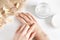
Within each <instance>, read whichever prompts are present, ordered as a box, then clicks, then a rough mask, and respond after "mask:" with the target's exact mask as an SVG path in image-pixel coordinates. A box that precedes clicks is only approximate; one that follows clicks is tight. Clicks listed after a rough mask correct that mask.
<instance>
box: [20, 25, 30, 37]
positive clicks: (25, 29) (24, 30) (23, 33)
mask: <svg viewBox="0 0 60 40" xmlns="http://www.w3.org/2000/svg"><path fill="white" fill-rule="evenodd" d="M28 29H29V26H28V25H26V27H25V28H24V29H23V31H22V33H21V34H22V35H23V36H24V35H26V33H27V31H28Z"/></svg>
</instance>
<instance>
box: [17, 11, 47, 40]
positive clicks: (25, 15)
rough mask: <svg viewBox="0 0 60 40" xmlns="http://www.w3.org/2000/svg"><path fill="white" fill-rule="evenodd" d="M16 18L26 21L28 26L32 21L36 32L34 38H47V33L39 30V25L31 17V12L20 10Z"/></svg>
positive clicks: (43, 39) (24, 22)
mask: <svg viewBox="0 0 60 40" xmlns="http://www.w3.org/2000/svg"><path fill="white" fill-rule="evenodd" d="M17 19H18V20H19V21H20V22H21V23H23V24H26V23H27V24H28V25H29V26H30V27H31V25H32V23H35V29H34V30H35V32H36V36H35V39H36V40H48V37H47V35H46V34H45V33H44V32H43V31H42V30H41V28H40V26H39V25H38V24H37V22H36V20H35V19H34V18H33V16H32V15H31V14H29V13H23V12H22V13H20V14H18V15H17Z"/></svg>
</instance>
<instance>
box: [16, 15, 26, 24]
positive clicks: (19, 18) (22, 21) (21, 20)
mask: <svg viewBox="0 0 60 40" xmlns="http://www.w3.org/2000/svg"><path fill="white" fill-rule="evenodd" d="M19 15H20V14H17V15H16V18H17V19H18V20H19V21H20V22H21V23H26V22H25V20H24V19H23V18H22V17H21V16H19Z"/></svg>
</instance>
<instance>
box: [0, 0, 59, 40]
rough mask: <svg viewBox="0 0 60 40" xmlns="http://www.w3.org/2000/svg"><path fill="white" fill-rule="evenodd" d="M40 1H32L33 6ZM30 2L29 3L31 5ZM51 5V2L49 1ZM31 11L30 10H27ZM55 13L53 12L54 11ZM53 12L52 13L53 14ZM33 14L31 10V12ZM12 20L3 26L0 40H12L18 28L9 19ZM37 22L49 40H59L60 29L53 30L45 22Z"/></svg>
mask: <svg viewBox="0 0 60 40" xmlns="http://www.w3.org/2000/svg"><path fill="white" fill-rule="evenodd" d="M39 1H40V0H38V1H37V0H33V1H32V2H34V4H36V3H37V2H39ZM32 2H30V3H31V4H32ZM49 2H50V3H51V1H49ZM29 11H31V9H30V10H29ZM54 11H55V10H54ZM54 11H53V12H54ZM31 12H32V13H33V14H34V12H33V10H32V11H31ZM11 18H12V19H13V22H11V23H8V24H6V25H5V27H4V28H2V29H1V30H0V40H12V39H13V36H14V33H15V31H16V29H17V28H18V24H19V22H18V21H17V20H15V18H14V17H11ZM37 22H38V23H39V25H40V27H41V28H42V30H43V31H44V32H45V33H46V34H47V35H48V36H49V38H50V40H60V28H59V29H58V28H53V27H52V26H49V25H48V24H46V21H45V20H44V19H38V18H37Z"/></svg>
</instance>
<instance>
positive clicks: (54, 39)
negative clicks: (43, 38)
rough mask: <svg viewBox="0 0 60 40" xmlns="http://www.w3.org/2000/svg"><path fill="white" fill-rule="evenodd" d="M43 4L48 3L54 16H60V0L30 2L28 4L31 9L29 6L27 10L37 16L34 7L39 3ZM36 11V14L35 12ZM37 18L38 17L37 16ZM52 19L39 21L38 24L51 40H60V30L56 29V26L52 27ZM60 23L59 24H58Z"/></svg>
mask: <svg viewBox="0 0 60 40" xmlns="http://www.w3.org/2000/svg"><path fill="white" fill-rule="evenodd" d="M42 2H47V3H48V4H49V5H50V7H51V11H52V12H53V13H54V14H60V5H59V4H60V0H33V1H32V0H30V1H29V2H28V4H29V5H31V6H30V7H29V6H28V7H27V9H28V11H30V12H32V13H33V15H35V14H34V13H35V11H34V10H35V6H33V5H37V4H39V3H42ZM33 11H34V12H33ZM35 16H36V15H35ZM51 20H52V19H50V18H47V19H38V21H37V22H38V23H39V25H40V27H41V28H42V29H43V30H44V31H45V32H46V34H48V36H49V38H50V40H60V28H54V26H52V25H51V24H50V23H51ZM58 23H59V22H58Z"/></svg>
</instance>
